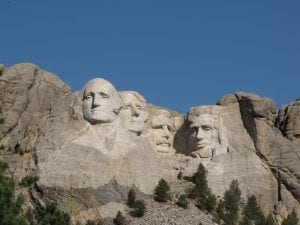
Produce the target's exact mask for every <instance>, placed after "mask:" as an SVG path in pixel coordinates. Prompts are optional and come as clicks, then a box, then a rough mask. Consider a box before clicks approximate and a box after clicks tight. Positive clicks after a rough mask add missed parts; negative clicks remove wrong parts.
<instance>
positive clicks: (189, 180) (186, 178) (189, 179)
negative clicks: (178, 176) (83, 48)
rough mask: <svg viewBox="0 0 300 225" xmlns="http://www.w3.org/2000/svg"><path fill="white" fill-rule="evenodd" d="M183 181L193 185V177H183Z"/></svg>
mask: <svg viewBox="0 0 300 225" xmlns="http://www.w3.org/2000/svg"><path fill="white" fill-rule="evenodd" d="M183 179H184V180H186V181H188V182H192V183H193V181H194V180H193V177H189V176H183Z"/></svg>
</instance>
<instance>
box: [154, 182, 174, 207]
mask: <svg viewBox="0 0 300 225" xmlns="http://www.w3.org/2000/svg"><path fill="white" fill-rule="evenodd" d="M170 199H171V198H170V187H169V185H168V183H167V181H165V180H164V179H160V181H159V182H158V185H157V186H156V188H155V190H154V200H155V201H157V202H167V201H168V200H170Z"/></svg>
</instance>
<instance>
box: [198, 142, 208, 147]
mask: <svg viewBox="0 0 300 225" xmlns="http://www.w3.org/2000/svg"><path fill="white" fill-rule="evenodd" d="M196 146H197V148H205V147H207V146H209V143H207V142H201V143H197V145H196Z"/></svg>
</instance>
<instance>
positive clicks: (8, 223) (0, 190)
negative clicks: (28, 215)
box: [0, 161, 27, 225]
mask: <svg viewBox="0 0 300 225" xmlns="http://www.w3.org/2000/svg"><path fill="white" fill-rule="evenodd" d="M7 168H8V165H7V163H5V162H2V161H0V224H1V225H27V222H26V220H25V218H24V217H23V216H22V215H21V214H20V213H21V207H22V205H23V203H24V199H23V197H22V196H18V197H17V198H16V199H15V192H14V182H13V180H12V179H10V178H8V177H6V176H5V175H4V172H5V170H6V169H7Z"/></svg>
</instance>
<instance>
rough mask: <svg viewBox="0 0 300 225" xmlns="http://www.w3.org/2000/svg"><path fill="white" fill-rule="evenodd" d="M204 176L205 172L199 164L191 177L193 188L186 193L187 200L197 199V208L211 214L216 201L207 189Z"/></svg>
mask: <svg viewBox="0 0 300 225" xmlns="http://www.w3.org/2000/svg"><path fill="white" fill-rule="evenodd" d="M206 176H207V171H206V169H205V167H204V166H203V165H202V163H200V164H199V167H198V170H197V172H196V173H194V175H193V176H192V182H193V183H194V186H193V187H192V188H191V189H189V190H188V191H187V193H188V197H189V198H192V199H197V206H198V207H199V208H200V209H205V210H207V211H209V212H211V211H213V210H214V209H215V208H216V204H217V199H216V196H215V195H214V194H212V192H211V190H210V188H209V187H208V183H207V178H206Z"/></svg>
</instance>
